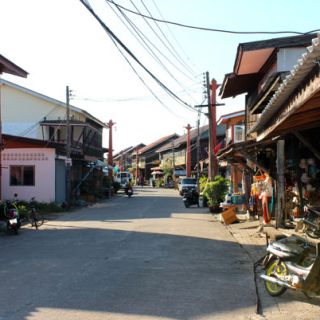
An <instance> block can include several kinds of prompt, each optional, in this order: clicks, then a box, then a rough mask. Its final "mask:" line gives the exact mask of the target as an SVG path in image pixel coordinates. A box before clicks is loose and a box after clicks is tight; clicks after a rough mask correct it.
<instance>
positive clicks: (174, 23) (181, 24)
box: [106, 0, 320, 35]
mask: <svg viewBox="0 0 320 320" xmlns="http://www.w3.org/2000/svg"><path fill="white" fill-rule="evenodd" d="M106 1H109V2H110V3H112V4H114V5H115V6H117V7H120V8H121V9H123V10H125V11H128V12H130V13H133V14H135V15H138V16H141V17H143V18H146V19H150V20H154V21H157V22H162V23H167V24H172V25H175V26H178V27H184V28H189V29H195V30H202V31H212V32H221V33H230V34H284V33H285V34H298V35H304V34H309V33H314V32H318V31H320V29H315V30H311V31H308V32H299V31H234V30H226V29H217V28H207V27H199V26H192V25H188V24H184V23H179V22H174V21H169V20H163V19H158V18H154V17H150V16H147V15H145V14H141V13H139V12H136V11H134V10H131V9H129V8H126V7H124V6H122V5H120V4H118V3H115V2H114V1H113V0H106Z"/></svg>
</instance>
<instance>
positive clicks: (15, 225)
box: [3, 200, 21, 234]
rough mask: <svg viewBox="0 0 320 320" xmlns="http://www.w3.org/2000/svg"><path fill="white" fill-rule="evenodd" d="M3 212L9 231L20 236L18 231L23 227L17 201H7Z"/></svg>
mask: <svg viewBox="0 0 320 320" xmlns="http://www.w3.org/2000/svg"><path fill="white" fill-rule="evenodd" d="M3 210H4V216H5V219H6V223H7V230H8V231H11V232H13V233H14V234H18V230H19V228H20V227H21V221H20V216H19V212H18V207H17V205H16V203H15V201H12V202H10V201H9V200H7V201H5V202H4V207H3Z"/></svg>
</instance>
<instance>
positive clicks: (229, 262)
mask: <svg viewBox="0 0 320 320" xmlns="http://www.w3.org/2000/svg"><path fill="white" fill-rule="evenodd" d="M163 199H165V201H163ZM239 218H240V223H237V224H231V225H228V226H226V225H224V224H223V223H222V222H220V217H219V215H212V214H210V213H209V211H208V209H207V208H197V207H191V208H188V209H186V208H184V206H183V204H182V201H181V198H180V197H179V196H178V192H177V191H176V190H156V189H152V188H139V189H135V194H134V196H133V198H131V199H128V198H127V197H125V196H124V195H123V194H119V195H118V196H115V197H113V198H112V199H108V200H106V201H102V202H101V203H96V204H94V205H91V206H89V207H87V208H83V209H80V210H76V211H73V212H71V213H67V214H62V215H61V214H60V215H57V216H56V218H55V219H54V220H50V221H48V222H46V223H45V225H44V226H42V227H41V228H40V229H39V230H38V231H35V230H34V229H31V228H29V227H28V226H25V227H23V228H22V230H21V233H20V234H19V235H18V236H11V235H10V236H9V235H6V234H5V233H1V234H0V250H1V255H0V283H1V286H0V296H1V297H5V298H4V299H0V320H20V319H21V320H31V319H32V320H39V319H40V320H41V319H45V320H50V319H59V320H60V319H61V320H71V319H72V320H73V319H77V320H78V319H90V320H91V319H92V320H96V319H97V320H100V319H107V320H114V319H117V320H122V319H129V320H135V319H139V320H140V319H142V320H150V319H152V320H155V319H157V320H160V319H161V320H165V319H179V320H180V319H181V320H182V319H183V320H184V319H186V320H189V319H190V320H191V319H192V320H193V319H194V320H215V319H219V320H229V319H237V320H238V319H242V320H245V319H248V320H256V319H259V320H260V319H266V320H269V319H270V320H273V319H276V320H278V319H279V320H280V319H281V320H282V319H286V318H288V319H293V320H298V319H299V320H313V319H314V320H315V319H319V318H320V302H319V299H312V300H309V299H307V298H306V297H305V296H304V295H303V294H301V293H299V292H293V291H290V290H288V291H287V292H286V293H285V294H284V295H283V296H281V297H278V298H272V297H270V296H269V295H268V294H267V293H266V291H265V289H264V284H263V282H262V281H260V280H259V279H257V281H256V286H255V282H254V272H253V264H254V262H255V261H257V260H258V259H259V258H261V257H262V256H263V255H264V253H265V248H266V240H265V235H264V234H263V233H261V232H259V231H261V230H260V228H259V226H260V222H259V221H257V220H256V221H246V220H244V219H243V218H244V216H240V215H239ZM257 301H260V303H261V304H260V307H261V308H260V311H261V313H260V314H257V313H256V311H257Z"/></svg>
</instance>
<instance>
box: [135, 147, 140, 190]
mask: <svg viewBox="0 0 320 320" xmlns="http://www.w3.org/2000/svg"><path fill="white" fill-rule="evenodd" d="M138 178H139V149H138V148H137V149H136V185H138V184H139V183H138V180H139V179H138Z"/></svg>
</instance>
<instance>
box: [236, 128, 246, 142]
mask: <svg viewBox="0 0 320 320" xmlns="http://www.w3.org/2000/svg"><path fill="white" fill-rule="evenodd" d="M241 141H244V125H236V126H234V142H235V143H237V142H241Z"/></svg>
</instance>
